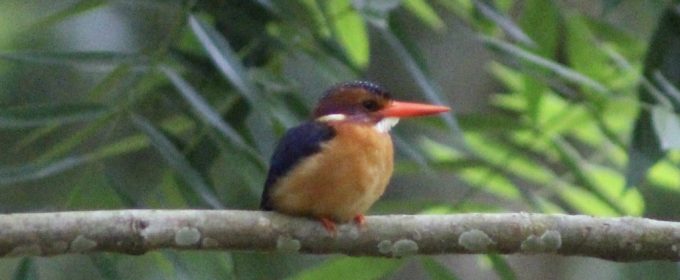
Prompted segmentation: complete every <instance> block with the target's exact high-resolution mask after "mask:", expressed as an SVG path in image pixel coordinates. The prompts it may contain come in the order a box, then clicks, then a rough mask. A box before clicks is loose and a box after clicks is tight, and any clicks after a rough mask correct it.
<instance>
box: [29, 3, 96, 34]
mask: <svg viewBox="0 0 680 280" xmlns="http://www.w3.org/2000/svg"><path fill="white" fill-rule="evenodd" d="M104 4H108V1H106V0H81V1H78V2H76V3H73V4H72V5H71V6H69V7H68V8H66V9H63V10H61V11H59V12H57V13H54V14H52V15H49V16H47V17H45V18H44V19H42V20H40V21H38V22H37V23H35V24H34V25H33V26H32V28H33V29H42V28H46V27H50V26H53V25H55V24H57V23H59V22H61V21H64V20H66V19H68V18H71V17H74V16H78V15H80V14H83V13H86V12H89V11H92V10H94V9H97V8H100V7H101V6H103V5H104Z"/></svg>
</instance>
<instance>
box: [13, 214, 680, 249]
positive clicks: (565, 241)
mask: <svg viewBox="0 0 680 280" xmlns="http://www.w3.org/2000/svg"><path fill="white" fill-rule="evenodd" d="M163 248H173V249H182V250H184V249H206V250H255V251H283V252H297V251H299V252H303V253H312V254H330V253H342V254H348V255H372V256H387V257H399V256H406V255H411V254H474V253H490V252H496V253H502V254H514V253H521V254H534V253H552V254H559V255H565V256H572V255H578V256H590V257H597V258H603V259H608V260H614V261H642V260H671V261H680V223H675V222H664V221H656V220H651V219H644V218H631V217H625V218H593V217H589V216H568V215H545V214H527V213H518V214H460V215H390V216H370V217H366V224H365V226H363V227H358V226H357V225H354V224H346V225H340V226H339V227H338V232H337V233H336V234H335V236H332V235H331V234H329V233H328V232H326V231H325V229H324V228H323V227H321V225H320V223H318V222H316V221H313V220H309V219H305V218H295V217H289V216H285V215H280V214H276V213H272V212H259V211H237V210H223V211H218V210H121V211H90V212H56V213H25V214H5V215H0V256H4V257H10V256H21V255H39V256H49V255H58V254H67V253H84V252H104V251H106V252H118V253H125V254H143V253H145V252H148V251H151V250H156V249H163Z"/></svg>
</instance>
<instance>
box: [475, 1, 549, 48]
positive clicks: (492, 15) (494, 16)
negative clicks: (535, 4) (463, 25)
mask: <svg viewBox="0 0 680 280" xmlns="http://www.w3.org/2000/svg"><path fill="white" fill-rule="evenodd" d="M473 3H474V4H475V8H476V9H477V10H478V11H479V12H480V13H481V14H482V15H483V16H484V17H486V18H487V19H489V20H490V21H492V22H494V23H495V24H496V25H497V26H498V27H499V28H500V29H502V30H503V31H504V32H505V34H507V35H508V37H510V38H512V39H513V40H515V41H518V42H521V43H522V44H524V45H526V46H536V43H535V42H534V41H533V40H532V39H531V38H530V37H529V36H528V35H527V34H525V33H524V31H523V30H522V28H520V27H519V26H517V24H515V22H513V21H512V19H510V18H508V17H507V16H505V15H503V14H502V13H501V12H500V11H498V10H497V9H496V7H494V6H493V2H491V3H488V4H487V3H485V2H484V1H478V0H475V1H473ZM527 5H528V6H531V5H530V4H527ZM546 20H547V19H546V18H541V21H542V22H545V21H546ZM541 27H545V25H543V24H541ZM543 32H546V33H547V32H549V31H548V30H547V29H544V30H543Z"/></svg>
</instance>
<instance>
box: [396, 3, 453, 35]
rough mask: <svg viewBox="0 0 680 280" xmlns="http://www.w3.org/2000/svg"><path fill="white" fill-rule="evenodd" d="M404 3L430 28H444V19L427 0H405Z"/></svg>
mask: <svg viewBox="0 0 680 280" xmlns="http://www.w3.org/2000/svg"><path fill="white" fill-rule="evenodd" d="M402 5H404V8H406V10H408V11H409V12H411V13H413V14H414V15H415V16H416V17H418V19H420V20H421V21H423V22H424V23H425V24H427V25H428V26H429V27H430V28H433V29H435V30H440V29H443V28H444V26H445V25H444V21H443V20H442V19H441V18H440V17H439V15H437V13H436V12H435V11H434V9H433V8H432V6H430V4H428V3H427V2H426V1H425V0H404V1H403V3H402Z"/></svg>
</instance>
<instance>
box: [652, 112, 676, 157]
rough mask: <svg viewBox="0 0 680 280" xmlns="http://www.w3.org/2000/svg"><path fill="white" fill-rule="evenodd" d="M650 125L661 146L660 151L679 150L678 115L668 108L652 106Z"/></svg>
mask: <svg viewBox="0 0 680 280" xmlns="http://www.w3.org/2000/svg"><path fill="white" fill-rule="evenodd" d="M652 123H653V124H654V131H655V132H656V136H657V137H658V139H659V143H660V144H661V150H663V151H668V150H670V149H680V115H678V114H676V113H674V112H672V111H671V110H669V108H664V107H662V106H654V107H653V108H652Z"/></svg>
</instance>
